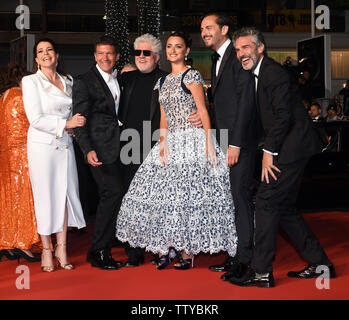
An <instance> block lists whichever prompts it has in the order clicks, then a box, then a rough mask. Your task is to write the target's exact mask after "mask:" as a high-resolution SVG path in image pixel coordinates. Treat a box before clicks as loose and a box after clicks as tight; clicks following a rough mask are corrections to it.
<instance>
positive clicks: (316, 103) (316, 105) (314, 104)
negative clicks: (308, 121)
mask: <svg viewBox="0 0 349 320" xmlns="http://www.w3.org/2000/svg"><path fill="white" fill-rule="evenodd" d="M312 106H315V107H317V108H318V109H321V106H320V104H319V103H318V102H316V101H315V102H312V103H311V104H310V107H312Z"/></svg>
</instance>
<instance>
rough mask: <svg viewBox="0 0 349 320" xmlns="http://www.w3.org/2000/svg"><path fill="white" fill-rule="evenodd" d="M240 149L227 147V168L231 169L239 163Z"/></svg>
mask: <svg viewBox="0 0 349 320" xmlns="http://www.w3.org/2000/svg"><path fill="white" fill-rule="evenodd" d="M239 156H240V148H237V147H232V146H229V147H228V150H227V166H228V167H232V166H233V165H235V164H237V163H238V162H239Z"/></svg>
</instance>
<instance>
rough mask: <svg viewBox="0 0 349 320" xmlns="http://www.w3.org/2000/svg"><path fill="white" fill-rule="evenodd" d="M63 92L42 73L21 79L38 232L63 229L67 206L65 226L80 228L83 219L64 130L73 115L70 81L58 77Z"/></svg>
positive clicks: (73, 165) (73, 167) (72, 153)
mask: <svg viewBox="0 0 349 320" xmlns="http://www.w3.org/2000/svg"><path fill="white" fill-rule="evenodd" d="M59 77H60V79H61V81H62V83H63V86H64V91H62V90H60V89H59V88H58V87H56V86H55V85H53V84H52V83H51V82H50V81H49V80H48V79H47V77H46V76H45V75H44V73H43V72H41V71H40V70H38V72H37V73H35V74H33V75H30V76H26V77H24V78H23V79H22V89H23V102H24V109H25V112H26V115H27V117H28V120H29V123H30V126H29V130H28V138H27V142H28V144H27V149H28V166H29V175H30V181H31V184H32V190H33V197H34V205H35V214H36V218H37V225H38V233H39V234H41V235H50V234H52V233H56V232H60V231H62V230H63V223H64V212H65V207H66V203H67V209H68V226H72V227H78V228H82V227H84V226H85V225H86V224H85V220H84V217H83V212H82V208H81V204H80V199H79V189H78V176H77V169H76V162H75V155H74V148H73V144H72V139H71V137H70V136H69V135H68V133H67V132H66V131H65V130H64V128H65V125H66V121H67V120H68V119H70V118H71V114H72V97H71V96H72V81H70V80H69V79H68V78H67V77H63V76H61V75H59Z"/></svg>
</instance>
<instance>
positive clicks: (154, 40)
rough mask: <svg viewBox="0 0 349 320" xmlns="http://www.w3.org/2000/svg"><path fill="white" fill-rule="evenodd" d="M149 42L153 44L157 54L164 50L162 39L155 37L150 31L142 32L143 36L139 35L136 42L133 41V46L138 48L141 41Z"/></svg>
mask: <svg viewBox="0 0 349 320" xmlns="http://www.w3.org/2000/svg"><path fill="white" fill-rule="evenodd" d="M144 42H145V43H149V44H150V45H151V47H152V48H153V51H154V52H155V53H157V54H160V53H161V50H162V45H161V41H160V39H158V38H156V37H154V36H153V35H152V34H150V33H145V34H142V35H141V36H139V37H138V38H136V40H135V42H134V43H133V48H134V49H135V50H136V49H137V47H138V45H139V44H140V43H144Z"/></svg>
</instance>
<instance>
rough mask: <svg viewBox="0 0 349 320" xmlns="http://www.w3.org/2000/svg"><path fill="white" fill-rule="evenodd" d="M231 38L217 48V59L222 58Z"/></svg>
mask: <svg viewBox="0 0 349 320" xmlns="http://www.w3.org/2000/svg"><path fill="white" fill-rule="evenodd" d="M230 43H231V40H230V39H227V40H226V41H225V42H224V43H223V44H222V45H221V46H220V48H219V49H218V50H217V53H218V54H219V60H221V59H222V57H223V56H224V53H225V50H227V48H228V46H229V45H230Z"/></svg>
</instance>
